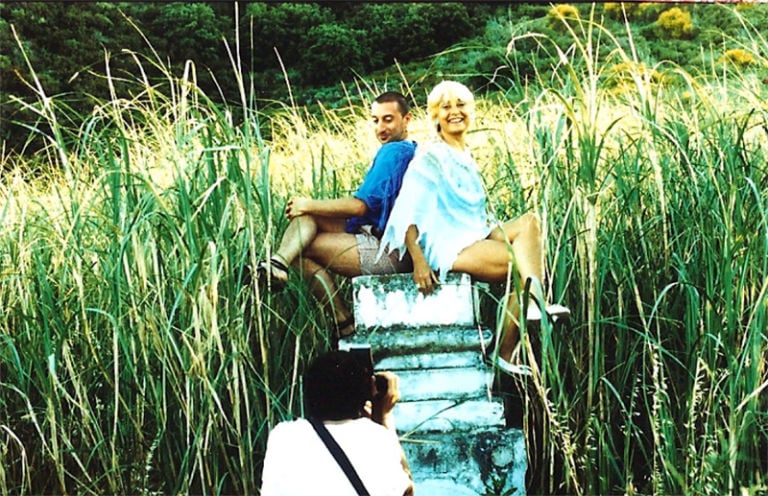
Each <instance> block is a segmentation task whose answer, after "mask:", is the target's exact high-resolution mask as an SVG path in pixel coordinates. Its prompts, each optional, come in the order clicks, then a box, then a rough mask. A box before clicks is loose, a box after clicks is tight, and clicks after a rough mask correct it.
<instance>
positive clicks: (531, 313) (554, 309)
mask: <svg viewBox="0 0 768 496" xmlns="http://www.w3.org/2000/svg"><path fill="white" fill-rule="evenodd" d="M531 299H532V300H533V301H532V302H531V303H530V304H529V305H528V310H527V311H526V314H525V319H526V320H527V321H528V322H534V321H535V322H538V321H541V309H540V308H539V305H538V302H537V301H536V299H535V298H533V297H532V298H531ZM545 311H546V313H547V317H548V318H549V320H550V321H551V322H552V323H553V324H554V323H555V322H557V321H558V320H559V319H567V318H570V316H571V311H570V310H569V309H568V307H564V306H563V305H558V304H557V303H555V304H553V305H547V308H546V310H545Z"/></svg>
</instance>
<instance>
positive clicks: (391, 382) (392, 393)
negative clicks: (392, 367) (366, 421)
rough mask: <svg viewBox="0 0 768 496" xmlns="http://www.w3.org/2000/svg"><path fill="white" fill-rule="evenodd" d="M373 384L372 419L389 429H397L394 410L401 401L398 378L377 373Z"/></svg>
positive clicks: (384, 373)
mask: <svg viewBox="0 0 768 496" xmlns="http://www.w3.org/2000/svg"><path fill="white" fill-rule="evenodd" d="M373 382H374V384H373V388H374V391H373V400H372V408H371V419H372V420H373V421H374V422H377V423H379V424H381V425H383V426H384V427H386V428H387V429H392V430H394V429H395V418H394V413H393V411H392V410H393V409H394V408H395V404H396V403H397V402H398V400H400V389H399V388H398V385H397V382H398V379H397V376H396V375H395V374H393V373H392V372H377V373H376V375H375V378H374V381H373Z"/></svg>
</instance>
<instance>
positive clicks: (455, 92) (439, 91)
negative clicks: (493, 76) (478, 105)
mask: <svg viewBox="0 0 768 496" xmlns="http://www.w3.org/2000/svg"><path fill="white" fill-rule="evenodd" d="M451 98H456V99H457V100H461V101H462V102H464V103H467V104H469V105H471V106H472V107H474V104H475V96H474V95H473V94H472V92H471V91H470V90H469V88H467V87H466V86H464V85H463V84H461V83H459V82H456V81H442V82H440V83H438V84H437V86H435V87H434V88H432V91H430V92H429V96H428V97H427V110H428V111H429V117H430V119H437V113H438V111H439V109H440V102H442V101H443V100H450V99H451Z"/></svg>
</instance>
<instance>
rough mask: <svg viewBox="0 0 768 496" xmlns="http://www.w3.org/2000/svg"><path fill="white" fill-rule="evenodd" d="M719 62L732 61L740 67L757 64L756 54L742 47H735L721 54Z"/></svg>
mask: <svg viewBox="0 0 768 496" xmlns="http://www.w3.org/2000/svg"><path fill="white" fill-rule="evenodd" d="M717 62H718V63H719V64H724V63H731V64H733V65H737V66H739V67H746V66H749V65H753V64H755V56H754V55H752V54H751V53H749V52H748V51H746V50H743V49H741V48H733V49H731V50H728V51H726V52H725V53H724V54H723V55H721V56H720V58H719V59H718V60H717Z"/></svg>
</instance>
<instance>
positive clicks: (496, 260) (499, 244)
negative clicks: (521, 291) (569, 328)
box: [453, 213, 544, 361]
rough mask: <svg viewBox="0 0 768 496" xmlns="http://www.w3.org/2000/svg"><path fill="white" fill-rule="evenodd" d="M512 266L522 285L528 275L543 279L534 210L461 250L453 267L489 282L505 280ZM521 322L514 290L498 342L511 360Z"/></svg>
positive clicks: (506, 357) (540, 249)
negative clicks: (515, 269) (532, 212)
mask: <svg viewBox="0 0 768 496" xmlns="http://www.w3.org/2000/svg"><path fill="white" fill-rule="evenodd" d="M513 267H516V268H517V272H518V277H519V286H520V287H523V286H524V285H525V282H526V281H527V280H528V279H529V278H532V277H534V278H536V279H537V280H539V281H541V280H542V279H543V275H544V274H543V273H544V257H543V246H542V238H541V228H540V227H539V221H538V218H537V217H536V216H535V215H534V214H530V213H528V214H525V215H523V216H521V217H519V218H517V219H515V220H513V221H509V222H506V223H504V224H503V225H502V226H500V227H499V228H496V229H494V230H493V231H492V232H491V234H490V235H489V236H488V238H487V239H485V240H482V241H478V242H477V243H474V244H472V245H470V246H468V247H467V248H465V249H464V250H462V252H461V253H459V256H458V258H457V259H456V262H455V263H454V264H453V270H455V271H459V272H467V273H469V274H470V275H472V276H473V277H475V278H476V279H479V280H481V281H487V282H503V281H506V280H507V278H508V277H509V276H508V273H509V271H510V270H512V268H513ZM542 304H543V301H542ZM519 322H520V304H519V301H518V298H517V295H516V294H515V293H514V291H513V292H512V293H511V294H510V295H509V296H508V297H507V302H506V312H505V313H504V319H503V322H502V328H501V339H500V342H499V355H500V356H501V357H502V358H503V359H504V360H507V361H510V359H511V358H512V355H513V353H514V351H515V348H516V347H517V346H518V344H519V342H520V328H519Z"/></svg>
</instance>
